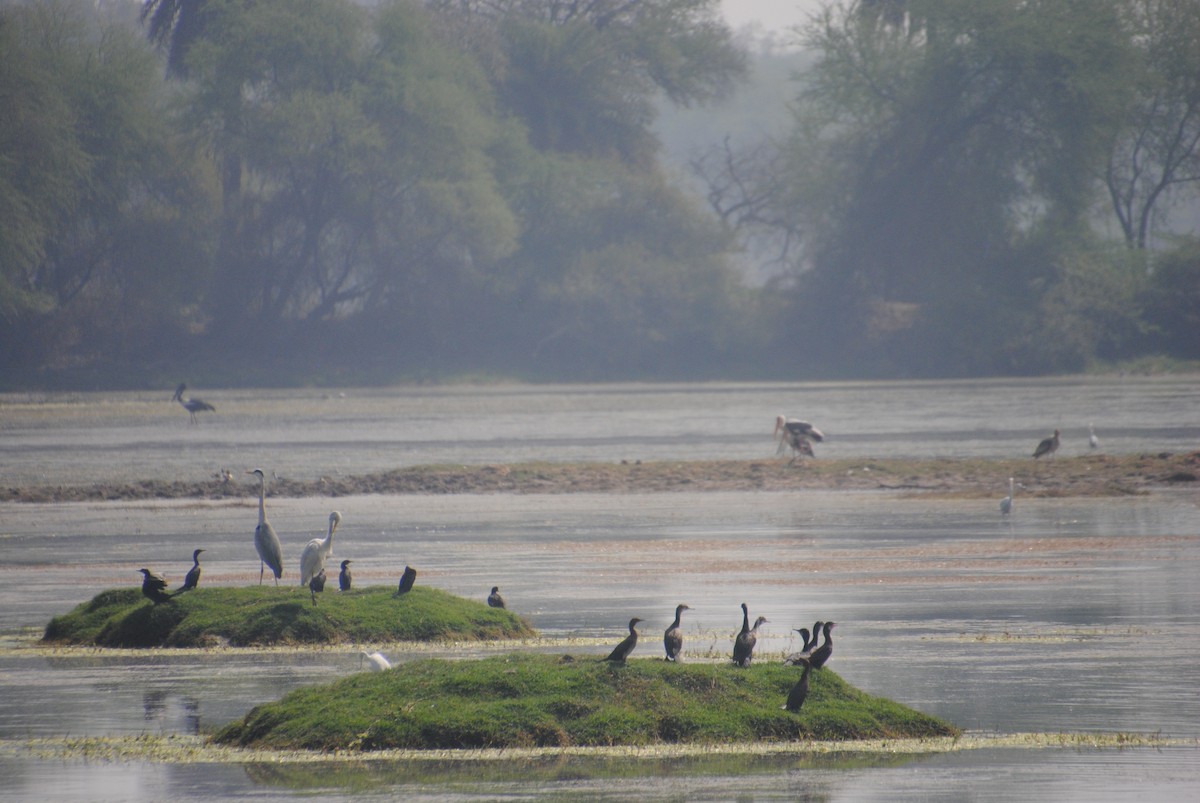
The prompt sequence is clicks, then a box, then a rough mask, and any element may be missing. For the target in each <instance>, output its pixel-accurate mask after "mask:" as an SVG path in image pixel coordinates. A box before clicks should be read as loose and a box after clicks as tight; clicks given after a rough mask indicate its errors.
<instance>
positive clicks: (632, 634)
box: [604, 616, 642, 663]
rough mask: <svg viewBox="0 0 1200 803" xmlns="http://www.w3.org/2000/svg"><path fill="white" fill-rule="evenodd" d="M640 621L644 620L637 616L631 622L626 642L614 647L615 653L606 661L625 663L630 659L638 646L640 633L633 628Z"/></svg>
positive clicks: (611, 653)
mask: <svg viewBox="0 0 1200 803" xmlns="http://www.w3.org/2000/svg"><path fill="white" fill-rule="evenodd" d="M640 621H642V620H641V619H639V618H637V617H636V616H635V617H633V618H632V619H630V620H629V635H628V636H626V637H625V640H624V641H622V642H621V643H620V644H618V645H617V646H616V647H613V651H612V652H610V653H609V654H608V657H607V658H605V659H604V660H606V661H620V662H621V663H625V659H626V658H628V657H629V655H630V653H632V652H633V648H634V647H636V646H637V642H638V633H637V631H636V630H634V629H633V626H634V625H636V624H637V623H638V622H640Z"/></svg>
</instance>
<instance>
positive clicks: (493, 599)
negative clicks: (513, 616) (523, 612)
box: [488, 586, 507, 608]
mask: <svg viewBox="0 0 1200 803" xmlns="http://www.w3.org/2000/svg"><path fill="white" fill-rule="evenodd" d="M488 606H489V607H492V608H506V607H507V606H506V605H505V604H504V597H502V596H500V586H492V593H490V594H488Z"/></svg>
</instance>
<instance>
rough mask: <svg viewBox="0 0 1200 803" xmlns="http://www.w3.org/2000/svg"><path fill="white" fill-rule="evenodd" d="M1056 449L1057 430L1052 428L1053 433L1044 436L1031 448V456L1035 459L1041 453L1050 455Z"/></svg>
mask: <svg viewBox="0 0 1200 803" xmlns="http://www.w3.org/2000/svg"><path fill="white" fill-rule="evenodd" d="M1057 451H1058V430H1057V429H1056V430H1054V434H1053V435H1051V436H1050V437H1049V438H1046V439H1045V440H1043V441H1042V442H1041V443H1039V444H1038V445H1037V448H1036V449H1034V450H1033V458H1034V459H1035V460H1036V459H1037V458H1039V457H1041V456H1042V455H1051V454H1054V453H1055V452H1057Z"/></svg>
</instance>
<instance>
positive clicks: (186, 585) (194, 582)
mask: <svg viewBox="0 0 1200 803" xmlns="http://www.w3.org/2000/svg"><path fill="white" fill-rule="evenodd" d="M203 551H204V550H203V549H196V550H193V551H192V568H190V569H188V573H187V575H186V576H185V577H184V578H183V587H182V588H180V589H179V591H176V592H175V593H176V594H178V593H180V592H183V591H191V590H192V589H193V588H195V587H196V586H198V585H200V553H201V552H203Z"/></svg>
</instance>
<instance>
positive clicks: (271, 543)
mask: <svg viewBox="0 0 1200 803" xmlns="http://www.w3.org/2000/svg"><path fill="white" fill-rule="evenodd" d="M246 473H247V474H253V475H255V476H256V477H258V526H257V527H255V528H254V548H255V549H256V550H257V551H258V558H259V560H260V561H261V563H260V564H259V567H258V584H259V585H262V581H263V574H264V573H265V572H266V567H267V566H270V567H271V572H272V573H273V574H274V575H275V585H279V578H280V577H282V576H283V547H282V546H281V545H280V543H279V536H278V535H276V534H275V528H274V527H272V526H271V522H269V521H267V476H266V475H265V474H263V470H262V469H261V468H255V469H251V470H250V471H247V472H246Z"/></svg>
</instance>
